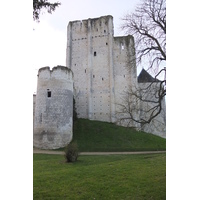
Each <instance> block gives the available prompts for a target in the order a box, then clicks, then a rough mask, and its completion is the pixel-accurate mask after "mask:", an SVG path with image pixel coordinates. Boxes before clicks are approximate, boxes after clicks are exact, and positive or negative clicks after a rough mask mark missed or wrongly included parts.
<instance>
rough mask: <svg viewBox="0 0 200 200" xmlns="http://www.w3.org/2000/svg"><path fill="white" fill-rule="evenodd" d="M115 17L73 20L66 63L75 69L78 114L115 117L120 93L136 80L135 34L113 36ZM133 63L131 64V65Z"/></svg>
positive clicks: (103, 117)
mask: <svg viewBox="0 0 200 200" xmlns="http://www.w3.org/2000/svg"><path fill="white" fill-rule="evenodd" d="M113 29H114V27H113V17H112V16H109V15H108V16H103V17H100V18H95V19H88V20H82V21H73V22H70V23H69V25H68V29H67V34H68V39H67V66H68V67H69V68H70V69H71V70H72V71H73V73H74V87H75V94H74V96H75V101H76V110H77V114H78V117H79V118H88V119H91V120H100V121H107V122H115V121H116V112H117V110H116V109H117V106H116V102H120V99H121V98H120V96H121V94H122V93H123V92H124V91H125V90H127V88H128V87H129V86H130V85H133V84H136V83H137V72H136V65H135V63H131V62H130V57H131V55H134V48H133V47H134V40H133V37H132V36H125V37H114V31H113ZM130 65H131V66H132V67H131V66H130Z"/></svg>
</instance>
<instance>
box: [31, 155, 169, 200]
mask: <svg viewBox="0 0 200 200" xmlns="http://www.w3.org/2000/svg"><path fill="white" fill-rule="evenodd" d="M33 161H34V162H33V163H34V166H33V194H34V199H35V200H39V199H42V200H46V199H55V200H57V199H59V200H64V199H70V200H73V199H74V200H78V199H85V200H88V199H96V200H97V199H100V200H102V199H109V200H112V199H114V200H121V199H126V200H128V199H131V200H132V199H137V200H145V199H148V200H149V199H154V200H160V199H166V172H165V171H166V155H165V154H157V155H155V154H154V155H112V156H80V157H79V158H78V161H77V162H75V163H70V164H69V163H65V162H64V157H63V156H61V155H43V154H34V155H33Z"/></svg>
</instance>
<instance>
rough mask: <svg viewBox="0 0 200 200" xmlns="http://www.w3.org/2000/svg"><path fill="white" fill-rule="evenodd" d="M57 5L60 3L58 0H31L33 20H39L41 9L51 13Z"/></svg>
mask: <svg viewBox="0 0 200 200" xmlns="http://www.w3.org/2000/svg"><path fill="white" fill-rule="evenodd" d="M59 5H61V3H60V2H55V3H50V2H48V1H47V0H33V20H34V21H37V22H39V18H40V14H41V11H42V9H45V10H47V12H48V13H50V14H51V13H52V12H53V11H55V9H56V7H58V6H59Z"/></svg>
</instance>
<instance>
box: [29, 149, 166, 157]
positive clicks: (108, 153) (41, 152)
mask: <svg viewBox="0 0 200 200" xmlns="http://www.w3.org/2000/svg"><path fill="white" fill-rule="evenodd" d="M33 153H40V154H53V155H64V152H63V151H53V150H41V149H36V148H33ZM158 153H166V151H137V152H80V154H79V155H130V154H158Z"/></svg>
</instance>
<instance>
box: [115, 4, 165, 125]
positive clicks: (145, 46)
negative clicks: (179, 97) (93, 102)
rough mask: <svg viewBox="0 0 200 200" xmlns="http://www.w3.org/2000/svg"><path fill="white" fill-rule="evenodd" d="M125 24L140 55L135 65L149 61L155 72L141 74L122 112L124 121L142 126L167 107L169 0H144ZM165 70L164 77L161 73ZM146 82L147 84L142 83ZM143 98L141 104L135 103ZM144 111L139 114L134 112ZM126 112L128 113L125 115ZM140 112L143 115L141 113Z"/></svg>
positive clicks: (136, 57)
mask: <svg viewBox="0 0 200 200" xmlns="http://www.w3.org/2000/svg"><path fill="white" fill-rule="evenodd" d="M122 21H123V24H122V26H121V28H122V29H123V30H124V31H125V32H126V33H127V34H130V35H133V37H134V38H135V52H136V55H135V56H134V57H133V58H132V59H131V62H132V65H134V63H136V65H137V66H138V65H139V64H143V63H146V62H147V63H148V64H147V65H146V66H145V67H146V68H147V71H148V70H150V69H151V70H152V71H153V72H154V74H155V77H154V78H153V77H152V76H150V74H148V73H147V74H146V77H145V76H144V74H145V73H146V71H145V72H144V73H143V75H141V76H144V77H140V78H138V85H137V86H134V88H133V87H132V88H130V89H129V91H127V92H126V94H125V97H124V101H123V104H122V103H121V104H118V105H119V107H121V109H120V111H119V114H120V115H121V117H120V121H127V122H129V123H128V124H130V122H131V121H132V122H135V123H139V124H141V126H143V125H145V124H148V123H150V122H151V121H152V120H153V119H155V118H156V117H157V116H158V115H159V114H160V113H161V111H162V109H163V100H164V97H165V95H166V76H165V74H166V67H163V64H164V65H165V61H166V1H165V0H142V3H141V4H140V5H139V6H138V7H137V8H136V9H135V11H134V12H133V13H130V14H127V15H126V16H124V17H123V18H122ZM161 74H162V75H163V74H164V78H163V80H162V81H160V80H158V77H159V75H161ZM140 83H143V84H140ZM134 102H140V104H141V105H140V106H139V107H137V108H136V106H133V104H134ZM138 112H139V113H140V114H138V115H137V117H135V116H134V115H133V113H138ZM122 113H124V114H123V115H124V117H123V115H122ZM138 116H139V117H138Z"/></svg>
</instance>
